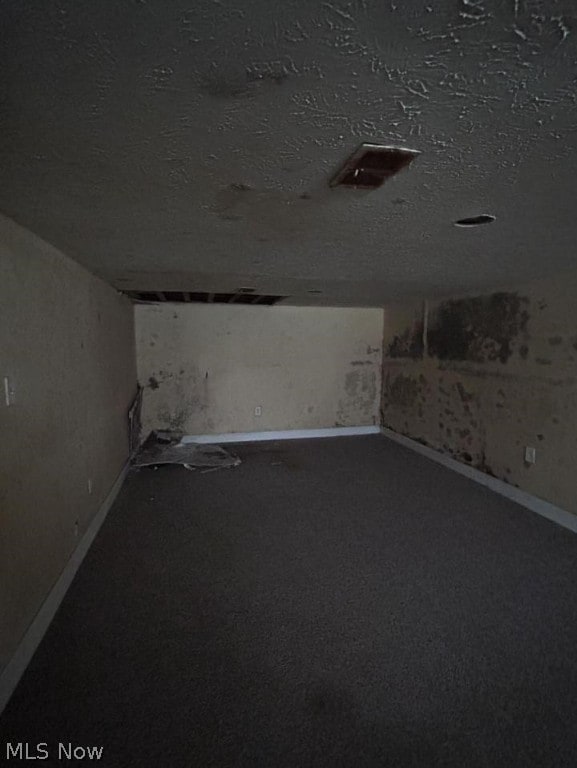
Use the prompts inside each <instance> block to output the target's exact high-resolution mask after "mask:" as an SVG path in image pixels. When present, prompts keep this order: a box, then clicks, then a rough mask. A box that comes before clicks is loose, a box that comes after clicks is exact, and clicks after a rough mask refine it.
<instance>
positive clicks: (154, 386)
mask: <svg viewBox="0 0 577 768" xmlns="http://www.w3.org/2000/svg"><path fill="white" fill-rule="evenodd" d="M148 386H149V387H150V389H158V387H159V384H158V381H157V379H155V378H154V376H151V377H150V378H149V379H148Z"/></svg>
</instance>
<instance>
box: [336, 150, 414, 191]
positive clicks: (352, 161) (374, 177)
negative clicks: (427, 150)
mask: <svg viewBox="0 0 577 768" xmlns="http://www.w3.org/2000/svg"><path fill="white" fill-rule="evenodd" d="M420 154H421V153H420V152H419V151H418V150H416V149H405V148H404V147H386V146H383V145H382V144H361V146H360V147H359V148H358V149H357V151H356V152H354V153H353V154H352V155H351V156H350V157H349V159H348V160H347V162H346V163H345V164H344V166H343V167H342V168H341V170H340V171H339V172H338V173H337V174H336V176H334V177H333V179H332V180H331V182H330V186H331V187H355V188H357V189H377V188H378V187H380V186H381V185H382V184H383V182H385V181H386V180H387V179H389V178H390V177H391V176H394V175H395V174H396V173H398V172H399V171H402V170H403V168H406V167H407V166H408V165H409V164H410V163H412V161H413V160H414V159H415V157H417V155H420Z"/></svg>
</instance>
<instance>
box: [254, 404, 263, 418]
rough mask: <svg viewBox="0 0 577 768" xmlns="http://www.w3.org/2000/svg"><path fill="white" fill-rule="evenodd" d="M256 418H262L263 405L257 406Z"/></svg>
mask: <svg viewBox="0 0 577 768" xmlns="http://www.w3.org/2000/svg"><path fill="white" fill-rule="evenodd" d="M254 415H255V416H262V405H257V406H256V407H255V409H254Z"/></svg>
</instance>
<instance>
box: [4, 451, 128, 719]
mask: <svg viewBox="0 0 577 768" xmlns="http://www.w3.org/2000/svg"><path fill="white" fill-rule="evenodd" d="M128 469H129V464H128V463H127V464H126V465H125V466H124V468H123V469H122V471H121V473H120V474H119V476H118V477H117V478H116V480H115V482H114V485H113V486H112V488H111V489H110V491H109V493H108V496H107V497H106V498H105V499H104V501H103V502H102V505H101V507H100V509H99V510H98V512H97V513H96V515H95V516H94V517H93V519H92V522H91V523H90V525H89V526H88V528H87V529H86V532H85V534H84V536H83V537H82V539H81V540H80V541H79V543H78V546H77V547H76V549H75V550H74V552H73V553H72V555H71V557H70V560H68V562H67V563H66V565H65V566H64V570H63V571H62V573H61V574H60V576H59V577H58V580H57V581H56V583H55V584H54V586H53V587H52V589H51V590H50V592H49V593H48V596H47V597H46V599H45V600H44V602H43V604H42V606H41V607H40V610H39V611H38V613H37V614H36V616H35V617H34V619H33V620H32V623H31V624H30V626H29V627H28V629H27V630H26V633H25V634H24V637H23V638H22V640H21V641H20V645H19V646H18V648H17V649H16V651H15V653H14V655H13V656H12V658H11V659H10V661H9V662H8V664H7V665H6V667H5V668H4V669H3V671H2V673H1V674H0V715H1V714H2V712H3V710H4V708H5V707H6V705H7V704H8V701H9V700H10V697H11V696H12V694H13V693H14V691H15V690H16V686H17V685H18V683H19V682H20V678H21V677H22V675H23V674H24V672H25V671H26V667H27V666H28V664H29V663H30V660H31V659H32V657H33V656H34V653H35V652H36V649H37V648H38V646H39V645H40V643H41V641H42V638H43V637H44V635H45V634H46V631H47V629H48V627H49V626H50V623H51V622H52V619H53V618H54V616H55V614H56V611H57V610H58V608H59V607H60V604H61V602H62V601H63V599H64V597H65V595H66V592H67V591H68V588H69V587H70V585H71V584H72V581H73V579H74V577H75V576H76V573H77V571H78V569H79V568H80V565H81V564H82V561H83V560H84V558H85V556H86V553H87V552H88V550H89V549H90V547H91V545H92V542H93V541H94V539H95V538H96V534H97V533H98V531H99V530H100V527H101V525H102V523H103V522H104V520H105V519H106V516H107V514H108V512H109V511H110V508H111V507H112V504H113V503H114V500H115V499H116V497H117V495H118V492H119V491H120V488H121V487H122V483H123V482H124V479H125V478H126V474H127V472H128Z"/></svg>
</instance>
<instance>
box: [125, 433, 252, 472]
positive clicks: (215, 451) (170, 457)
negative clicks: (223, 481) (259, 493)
mask: <svg viewBox="0 0 577 768" xmlns="http://www.w3.org/2000/svg"><path fill="white" fill-rule="evenodd" d="M181 437H182V436H181V435H179V434H177V433H173V432H167V431H162V432H160V431H159V432H151V433H150V435H149V436H148V437H147V438H146V440H145V441H144V443H143V445H142V447H141V449H140V451H139V452H138V453H137V455H136V456H135V457H134V459H133V462H132V465H133V466H134V467H156V466H158V465H160V464H180V465H181V466H183V467H184V468H185V469H190V470H196V469H200V470H204V471H205V472H210V471H214V470H215V469H225V468H228V467H237V466H238V465H239V464H240V463H241V460H240V459H239V457H238V456H235V455H234V454H232V453H230V451H226V450H225V449H224V448H222V446H220V445H210V444H206V443H203V444H202V445H201V444H196V443H182V442H181Z"/></svg>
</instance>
